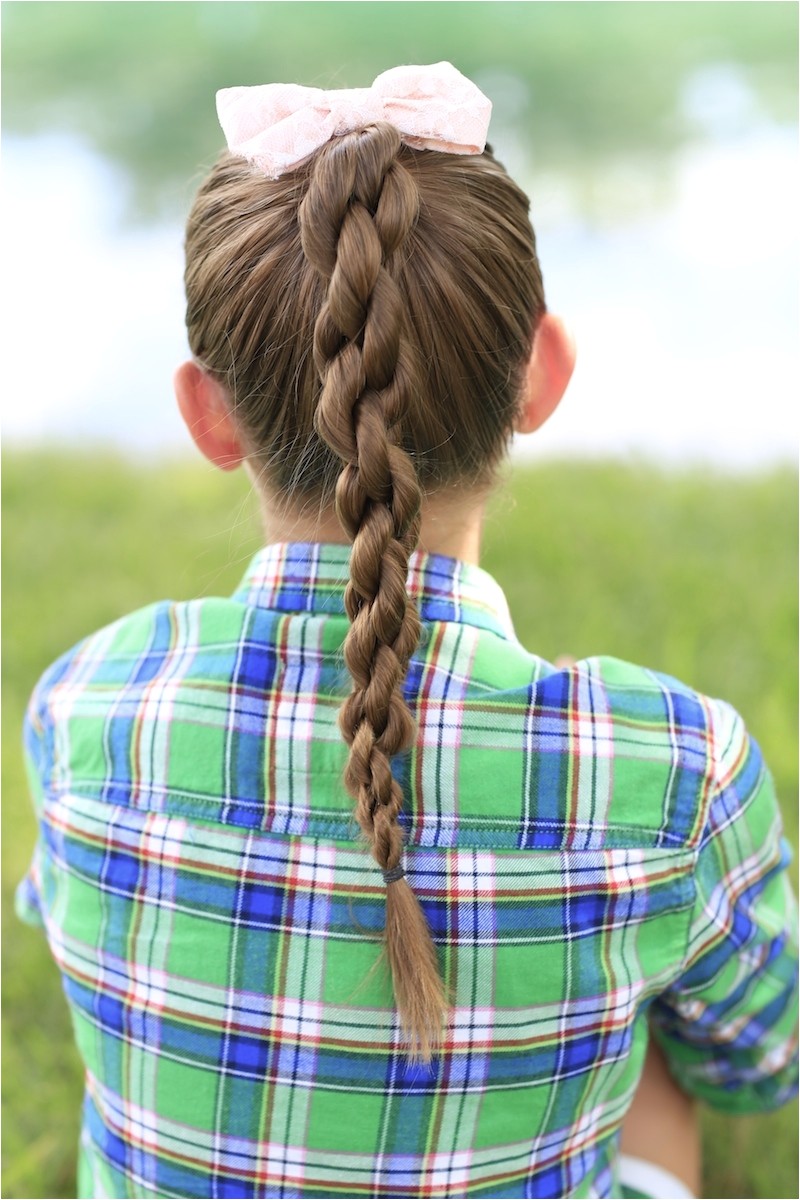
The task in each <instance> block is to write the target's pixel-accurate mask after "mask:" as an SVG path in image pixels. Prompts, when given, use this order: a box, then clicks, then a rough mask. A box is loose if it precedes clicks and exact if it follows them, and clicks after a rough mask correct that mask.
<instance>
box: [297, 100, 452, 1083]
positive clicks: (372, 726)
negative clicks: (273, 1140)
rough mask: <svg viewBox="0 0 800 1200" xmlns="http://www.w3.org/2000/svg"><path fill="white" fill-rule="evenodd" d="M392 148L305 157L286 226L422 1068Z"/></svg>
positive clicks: (361, 141)
mask: <svg viewBox="0 0 800 1200" xmlns="http://www.w3.org/2000/svg"><path fill="white" fill-rule="evenodd" d="M399 147H400V137H399V134H398V132H397V130H396V129H395V128H394V127H393V126H391V125H388V124H385V123H379V124H375V125H372V126H369V127H368V128H366V129H365V130H363V131H360V132H358V133H356V134H351V135H348V136H346V137H343V138H338V139H336V140H335V141H333V142H331V143H330V144H329V145H328V146H326V147H325V148H324V150H323V151H321V152H320V154H319V156H318V158H317V162H316V167H315V170H314V173H313V175H312V177H311V180H310V183H309V187H308V191H307V193H306V196H305V199H304V200H303V202H302V204H301V205H300V210H299V220H300V232H301V240H302V246H303V251H304V253H305V255H306V257H307V258H308V260H309V262H311V263H312V264H313V266H314V267H315V268H316V270H317V271H318V272H319V274H320V276H321V277H322V278H323V279H324V280H325V281H326V283H327V292H326V296H325V300H324V303H323V305H322V308H321V310H320V313H319V316H318V318H317V322H316V326H315V330H314V360H315V364H316V367H317V371H318V373H319V376H320V379H321V381H322V393H321V396H320V400H319V404H318V406H317V409H316V413H315V417H314V426H315V429H316V431H317V433H318V434H319V436H320V437H321V438H322V439H323V441H324V442H325V443H326V444H327V445H328V446H330V447H331V449H332V450H333V451H334V452H335V453H336V454H337V455H338V456H339V458H340V459H341V460H342V461H343V463H344V466H343V467H342V471H341V474H340V475H339V478H338V481H337V484H336V493H335V507H336V512H337V515H338V517H339V520H340V522H341V524H342V527H343V529H344V530H345V532H346V533H347V536H348V537H349V538H350V540H351V541H352V550H351V555H350V579H349V581H348V584H347V587H346V591H345V607H346V609H347V615H348V617H349V618H350V622H351V624H350V629H349V631H348V635H347V638H346V641H345V644H344V659H345V662H346V664H347V667H348V670H349V671H350V673H351V675H352V678H353V691H352V692H351V693H350V695H349V696H348V698H347V700H346V701H345V702H344V704H343V706H342V709H341V711H340V715H339V728H340V729H341V732H342V735H343V737H344V738H345V741H346V742H347V744H348V746H349V747H350V754H349V757H348V761H347V766H346V769H345V775H344V781H345V786H346V787H347V789H348V791H349V792H350V794H351V795H352V796H353V797H354V799H355V801H356V809H355V815H356V819H357V820H358V823H359V826H360V827H361V830H362V832H363V834H364V837H365V839H366V841H367V843H368V844H369V846H370V849H371V851H372V854H373V855H374V857H375V860H376V862H377V863H378V864H379V866H380V867H381V869H382V870H383V871H384V878H385V879H386V881H387V892H386V928H385V946H386V955H387V959H388V962H389V966H390V969H391V973H392V983H393V987H394V994H395V1000H396V1003H397V1007H398V1011H399V1014H400V1021H401V1025H402V1028H403V1033H404V1036H405V1037H406V1038H407V1039H408V1040H409V1043H410V1045H409V1056H410V1057H411V1058H412V1059H418V1060H421V1061H424V1062H429V1061H430V1058H431V1056H432V1053H433V1051H434V1050H435V1048H436V1046H437V1044H438V1043H439V1042H440V1040H441V1038H442V1036H443V1029H444V1025H445V1018H446V1011H447V1003H446V999H445V991H444V985H443V981H442V978H441V975H440V971H439V965H438V960H437V956H436V949H435V947H434V944H433V940H432V938H431V934H430V930H429V928H428V924H427V921H426V920H425V916H424V913H423V912H422V909H421V907H420V904H419V901H418V900H417V897H416V896H415V895H414V892H413V891H412V889H411V887H410V885H409V883H408V881H407V880H406V879H405V877H404V876H403V875H402V873H401V869H399V864H400V858H401V855H402V852H403V836H402V830H401V828H400V825H399V823H398V819H397V818H398V814H399V812H400V810H401V808H402V805H403V792H402V788H401V787H400V784H399V783H398V782H397V780H396V779H395V778H394V776H393V774H392V767H391V759H392V756H393V755H395V754H398V753H399V752H400V751H403V750H407V749H409V748H410V747H411V746H412V745H413V742H414V738H415V732H416V723H415V720H414V717H413V715H412V713H411V711H410V709H409V707H408V705H407V703H406V701H405V699H404V697H403V682H404V680H405V677H406V672H407V669H408V664H409V660H410V658H411V655H412V654H413V653H414V650H415V649H416V648H417V645H418V643H419V637H420V628H421V627H420V620H419V614H418V612H417V609H416V605H415V603H414V601H413V600H412V599H411V598H410V597H409V596H408V593H407V591H406V580H407V574H408V562H409V556H410V554H411V552H412V551H413V550H414V549H415V547H416V546H417V544H418V541H419V533H420V522H421V516H420V514H421V504H422V493H421V489H420V485H419V482H418V480H417V476H416V473H415V470H414V464H413V462H412V460H411V457H410V455H409V454H408V452H407V451H406V450H405V449H403V448H402V446H400V445H399V444H398V438H397V436H396V431H397V429H398V428H399V427H400V426H401V424H402V422H403V420H404V419H405V418H406V417H407V413H408V406H409V398H410V396H411V393H412V389H413V387H414V385H415V370H414V361H413V355H412V353H411V349H410V343H409V338H408V334H407V329H406V324H405V314H404V306H403V299H402V295H401V293H400V290H399V288H398V286H397V283H396V282H395V279H394V278H393V277H392V271H391V264H392V258H393V255H394V254H395V252H396V251H397V250H399V249H400V248H401V247H402V245H403V243H404V241H405V239H406V237H407V236H408V234H409V232H410V231H411V229H412V228H413V226H414V223H415V221H416V218H417V212H418V206H419V196H418V192H417V187H416V184H415V182H414V180H413V178H412V177H411V175H410V173H409V172H408V171H407V170H406V168H405V167H404V166H402V165H401V163H399V162H398V161H397V153H398V150H399ZM387 876H388V878H387Z"/></svg>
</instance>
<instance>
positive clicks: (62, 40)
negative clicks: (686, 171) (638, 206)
mask: <svg viewBox="0 0 800 1200" xmlns="http://www.w3.org/2000/svg"><path fill="white" fill-rule="evenodd" d="M797 31H798V8H797V5H796V4H794V3H784V2H766V3H765V2H761V0H755V2H742V3H739V2H732V3H729V2H709V3H705V2H703V3H692V4H683V3H642V2H639V3H624V2H620V3H617V2H613V3H600V2H594V3H565V2H558V3H549V2H546V0H538V2H535V3H503V2H499V3H492V2H486V3H484V2H481V0H478V2H472V3H460V2H452V3H450V2H446V3H438V2H431V0H428V2H426V3H405V2H403V3H393V2H384V3H370V2H367V3H349V2H347V3H336V2H328V3H316V2H299V3H283V2H277V0H276V2H266V0H264V2H260V3H259V2H256V3H253V2H248V3H239V2H236V0H227V2H221V3H218V2H203V3H197V2H193V0H189V2H182V0H181V2H176V3H172V2H164V0H161V2H159V3H146V2H142V3H139V2H137V3H131V2H127V0H123V2H106V0H101V2H93V0H89V2H83V0H81V2H62V0H55V2H44V3H36V4H32V3H27V2H25V0H7V2H6V3H4V4H3V114H4V123H5V128H6V130H7V131H9V132H13V133H20V134H26V133H27V134H32V133H35V132H39V131H42V130H45V129H47V130H63V131H70V132H78V133H80V134H82V135H83V136H84V137H86V138H88V140H89V141H90V143H91V144H92V145H93V147H94V148H95V149H96V150H98V151H100V152H101V153H102V154H103V155H104V156H106V157H107V158H109V159H111V160H113V161H116V162H118V163H121V164H122V165H124V166H125V167H126V168H128V169H129V171H130V173H131V178H132V187H133V191H132V200H133V204H134V207H135V208H136V209H137V210H138V211H139V212H140V213H141V214H143V215H154V214H155V213H156V212H158V211H170V212H171V211H174V210H175V209H176V208H178V207H182V206H183V203H184V200H185V198H186V195H188V191H184V190H183V189H184V188H185V187H186V181H187V180H188V179H189V178H190V177H191V176H192V175H196V173H197V172H198V171H200V170H202V168H203V167H204V166H206V165H207V164H208V163H209V162H210V161H211V160H212V159H213V157H214V156H215V154H216V153H217V151H218V150H219V148H220V143H221V135H220V132H219V129H218V126H217V123H216V117H215V112H214V92H215V90H216V89H217V88H220V87H228V86H231V85H234V84H255V83H266V82H271V81H292V82H299V83H306V84H311V85H315V86H321V87H361V86H366V85H367V84H369V83H370V82H371V81H372V79H373V78H374V76H375V75H376V74H378V73H379V72H380V71H382V70H385V69H386V68H388V67H390V66H395V65H397V64H398V63H403V62H421V63H425V62H435V61H438V60H439V59H449V60H450V61H451V62H453V63H455V65H456V66H457V67H458V68H459V69H460V70H462V71H463V72H464V73H465V74H467V75H469V76H470V77H471V78H473V79H475V80H476V82H478V83H479V85H480V86H482V87H483V89H484V90H485V91H486V92H487V93H488V94H489V95H490V97H491V98H492V99H493V101H494V105H495V115H494V125H493V129H494V130H495V139H496V138H497V132H496V131H497V129H498V128H499V129H500V130H501V131H502V136H503V140H504V143H505V141H508V142H509V143H510V144H514V145H516V146H518V147H521V148H522V149H521V153H522V155H523V156H527V158H528V160H529V163H530V165H535V167H536V169H537V170H541V169H543V168H544V169H553V170H556V171H558V170H562V169H563V170H568V171H569V170H574V169H576V168H577V167H580V168H581V169H583V170H589V171H591V170H592V169H598V170H599V169H601V167H602V164H605V163H608V162H610V161H613V160H614V159H615V158H619V157H628V158H630V157H631V156H635V157H636V158H637V159H639V160H642V159H644V160H652V161H656V160H658V159H662V160H663V159H664V157H665V156H668V155H669V153H670V151H672V150H674V149H675V148H677V147H679V146H680V145H682V144H684V143H685V141H686V140H687V139H689V138H691V137H692V136H695V135H696V134H697V132H698V130H697V127H696V120H695V119H694V117H693V115H692V113H691V112H690V111H687V110H686V107H685V105H684V106H682V105H681V89H682V87H683V86H684V83H685V81H686V79H687V77H688V76H689V75H690V74H691V72H692V71H696V70H698V69H700V68H701V67H703V66H704V65H708V64H712V65H713V64H717V65H720V64H721V65H726V66H734V67H735V68H736V70H737V77H739V78H741V79H742V80H743V82H744V83H745V85H746V86H747V87H748V88H750V89H752V91H753V93H754V94H755V96H756V97H757V102H758V107H759V109H760V111H761V112H762V113H763V115H765V116H768V117H771V118H773V119H778V120H794V119H795V116H796V104H797Z"/></svg>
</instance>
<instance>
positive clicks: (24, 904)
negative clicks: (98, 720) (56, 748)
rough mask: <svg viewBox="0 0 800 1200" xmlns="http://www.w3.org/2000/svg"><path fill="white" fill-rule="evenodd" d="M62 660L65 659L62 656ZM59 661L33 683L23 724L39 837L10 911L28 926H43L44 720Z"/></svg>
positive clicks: (47, 744)
mask: <svg viewBox="0 0 800 1200" xmlns="http://www.w3.org/2000/svg"><path fill="white" fill-rule="evenodd" d="M64 657H66V656H64ZM62 661H63V659H59V661H58V662H57V663H54V664H53V666H52V667H50V668H49V669H48V670H47V671H46V672H45V674H44V675H43V676H42V678H41V679H40V680H39V682H38V683H37V685H36V687H35V689H34V691H33V694H32V696H31V698H30V701H29V703H28V707H27V710H26V712H25V720H24V724H23V731H22V732H23V751H24V756H25V768H26V772H27V777H28V786H29V789H30V794H31V800H32V801H33V807H34V810H35V813H36V819H37V823H38V827H39V834H38V837H37V840H36V845H35V846H34V850H33V855H32V857H31V862H30V866H29V867H28V870H27V872H26V874H25V875H24V877H23V878H22V880H21V881H20V882H19V884H18V885H17V888H16V891H15V894H14V910H15V912H16V914H17V916H18V917H19V918H20V920H22V921H24V922H25V923H26V924H28V925H34V926H39V927H41V926H43V925H44V923H45V922H44V910H43V899H42V896H43V887H44V863H45V851H44V846H43V842H42V832H41V828H42V817H43V813H44V802H45V789H46V786H47V781H48V780H49V777H50V772H51V767H50V758H51V741H52V739H51V736H50V733H49V721H48V718H47V703H46V700H47V691H48V688H49V686H50V683H51V680H52V678H53V676H54V674H55V672H56V671H57V670H58V669H59V668H60V666H61V663H62Z"/></svg>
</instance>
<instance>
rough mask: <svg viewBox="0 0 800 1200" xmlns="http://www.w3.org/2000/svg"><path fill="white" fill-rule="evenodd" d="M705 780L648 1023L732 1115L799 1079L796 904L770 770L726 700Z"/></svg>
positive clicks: (689, 1080) (695, 1090) (692, 1083)
mask: <svg viewBox="0 0 800 1200" xmlns="http://www.w3.org/2000/svg"><path fill="white" fill-rule="evenodd" d="M709 703H710V713H711V720H712V725H711V732H712V738H713V745H714V759H715V770H714V776H715V777H714V781H713V785H712V792H711V795H710V799H709V801H708V809H707V819H706V822H705V826H704V829H703V833H702V836H701V839H700V843H699V847H698V856H697V866H696V873H695V884H696V897H695V901H694V906H693V909H692V912H691V917H690V923H689V936H688V946H687V953H686V957H685V960H684V962H683V964H682V971H681V974H680V977H679V978H678V979H677V980H676V981H675V983H674V984H673V985H672V986H671V987H670V988H669V990H668V991H667V992H665V993H663V994H662V995H661V996H660V997H658V999H657V1000H656V1001H655V1002H654V1003H653V1004H652V1005H651V1009H650V1023H651V1030H652V1032H653V1035H654V1037H655V1038H656V1040H657V1041H658V1042H659V1044H660V1045H661V1047H662V1048H663V1050H664V1052H665V1054H666V1056H667V1061H668V1063H669V1066H670V1070H671V1071H672V1074H673V1075H674V1077H675V1078H676V1079H677V1081H678V1083H679V1084H680V1086H681V1087H682V1088H683V1089H684V1091H686V1092H688V1093H690V1094H691V1095H694V1096H697V1097H698V1098H699V1099H702V1100H704V1101H706V1102H707V1103H708V1104H710V1105H711V1106H713V1107H714V1108H717V1109H722V1110H724V1111H728V1112H731V1113H747V1112H759V1111H766V1110H769V1109H773V1108H777V1107H779V1106H780V1105H781V1104H784V1103H785V1102H786V1101H787V1100H789V1099H790V1098H791V1097H792V1095H793V1094H794V1093H795V1091H796V1089H797V908H796V902H795V898H794V895H793V893H792V889H791V886H790V883H789V878H788V873H787V870H786V868H787V866H788V864H789V862H790V861H791V851H790V849H789V846H788V843H787V842H786V840H785V838H784V837H783V830H782V823H781V815H780V809H779V807H778V802H777V798H776V795H775V789H774V785H773V781H772V777H771V775H770V773H769V771H768V769H767V768H766V766H765V765H764V762H763V760H762V756H761V752H760V750H759V747H758V744H757V743H756V742H755V741H754V739H753V738H751V737H750V736H749V735H748V733H747V731H746V730H745V728H744V724H743V722H742V719H741V717H740V716H739V715H738V713H736V712H735V710H734V709H732V708H731V707H730V705H727V704H724V703H723V702H721V701H710V702H709Z"/></svg>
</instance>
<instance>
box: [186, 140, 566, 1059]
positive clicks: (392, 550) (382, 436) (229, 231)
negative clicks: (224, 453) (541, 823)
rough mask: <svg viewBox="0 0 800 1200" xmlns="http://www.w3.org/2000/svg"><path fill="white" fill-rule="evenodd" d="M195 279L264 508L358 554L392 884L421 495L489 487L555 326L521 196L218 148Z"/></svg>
mask: <svg viewBox="0 0 800 1200" xmlns="http://www.w3.org/2000/svg"><path fill="white" fill-rule="evenodd" d="M185 281H186V294H187V316H186V323H187V328H188V333H189V343H190V346H191V350H192V353H193V354H194V356H195V358H196V360H197V361H198V362H199V363H200V364H201V365H202V366H203V367H204V369H205V370H207V371H208V372H209V373H210V374H211V375H213V376H214V377H215V378H216V379H217V380H218V381H220V382H221V383H222V384H224V386H225V388H226V389H227V393H228V395H229V396H230V399H231V405H232V411H233V413H234V416H235V418H236V420H237V423H238V425H239V427H240V429H241V433H242V437H243V439H244V441H245V443H246V445H247V447H248V450H249V452H250V454H251V456H252V458H253V459H254V461H255V462H256V463H257V464H258V465H259V467H260V473H261V476H262V478H263V484H264V487H265V490H267V491H268V493H269V494H270V496H271V498H272V500H273V503H274V504H275V505H276V507H279V508H281V507H286V508H287V509H288V508H291V507H293V506H294V505H296V503H297V502H298V501H299V500H301V499H302V500H308V499H311V500H313V501H316V502H317V503H318V504H319V505H320V508H321V509H322V508H323V507H327V506H329V505H331V504H332V503H333V504H334V505H335V509H336V513H337V515H338V517H339V520H340V523H341V525H342V527H343V529H344V531H345V533H346V535H347V537H348V539H349V540H350V541H351V542H352V550H351V554H350V579H349V582H348V584H347V588H346V592H345V607H346V610H347V614H348V616H349V618H350V622H351V624H350V628H349V631H348V634H347V638H346V640H345V644H344V648H343V653H344V659H345V662H346V664H347V667H348V669H349V671H350V673H351V675H352V678H353V690H352V692H351V694H350V695H349V696H348V697H347V699H346V700H345V701H344V703H343V705H342V708H341V711H340V715H339V727H340V729H341V732H342V735H343V737H344V738H345V740H346V742H347V744H348V746H349V747H350V753H349V756H348V761H347V765H346V768H345V775H344V783H345V786H346V787H347V790H348V792H349V793H350V794H351V795H352V796H353V797H354V799H355V801H356V808H355V814H356V817H357V820H358V823H359V825H360V827H361V830H362V831H363V835H364V837H365V839H366V841H367V843H368V845H369V847H370V849H371V851H372V854H373V855H374V857H375V859H376V861H377V862H378V864H379V865H380V867H381V868H382V869H383V870H384V872H387V871H391V868H393V867H395V866H396V865H397V864H398V863H399V860H400V857H401V854H402V849H403V841H402V832H401V828H400V826H399V824H398V820H397V817H398V813H399V811H400V809H401V807H402V803H403V794H402V789H401V787H400V785H399V784H398V782H397V780H396V779H395V778H394V776H393V774H392V770H391V759H392V756H393V755H396V754H398V753H400V752H401V751H403V750H407V749H408V748H410V747H411V746H412V745H413V743H414V738H415V732H416V725H415V720H414V717H413V714H412V712H411V710H410V709H409V707H408V705H407V703H406V701H405V699H404V697H403V683H404V680H405V677H406V672H407V669H408V664H409V660H410V658H411V656H412V654H413V653H414V651H415V649H416V648H417V645H418V641H419V636H420V628H421V627H420V620H419V615H418V612H417V609H416V606H415V604H414V601H413V599H412V598H411V597H409V595H408V593H407V591H406V580H407V572H408V562H409V556H410V554H411V553H412V551H413V550H414V549H415V547H416V546H417V544H418V540H419V532H420V517H421V503H422V499H423V496H424V494H426V493H433V492H436V491H438V490H440V489H443V488H452V489H456V490H457V489H465V490H469V491H471V492H473V491H475V490H477V489H479V488H484V489H488V488H489V487H491V484H492V482H493V481H494V478H495V473H496V468H497V466H498V465H499V463H500V462H501V461H502V460H503V459H504V458H505V455H506V452H507V449H508V444H509V441H510V438H511V435H512V432H513V424H514V417H515V415H516V411H517V407H518V404H519V399H520V389H521V383H522V372H523V369H524V366H525V364H526V362H527V359H528V356H529V354H530V350H531V345H532V340H533V335H534V330H535V327H536V324H537V321H538V319H539V317H540V316H541V314H542V313H543V312H544V295H543V291H542V279H541V272H540V270H539V265H538V261H537V258H536V247H535V240H534V234H533V230H532V228H531V225H530V221H529V219H528V200H527V197H526V196H525V194H524V192H522V191H521V190H520V188H518V187H517V185H516V184H515V183H513V181H512V180H511V179H510V178H509V177H508V175H507V174H506V172H505V171H504V169H503V168H502V167H501V166H500V164H499V163H498V162H497V161H496V160H495V158H494V157H493V155H492V153H491V151H490V149H489V148H488V147H487V150H486V151H485V152H484V153H483V154H481V155H454V154H444V153H439V152H436V151H429V150H412V149H410V148H409V147H407V146H405V145H401V143H400V136H399V134H398V132H397V130H396V129H395V128H394V127H393V126H391V125H389V124H386V123H384V122H380V123H376V124H374V125H370V126H368V127H366V128H364V129H363V130H360V131H358V132H356V133H352V134H347V135H345V136H343V137H338V138H335V139H333V140H332V141H330V142H328V143H327V144H326V145H325V146H323V147H322V148H321V149H319V150H318V151H316V152H315V153H314V154H313V155H312V156H311V157H310V158H309V159H307V160H306V161H305V162H304V163H302V164H301V165H300V166H298V167H297V168H295V169H294V170H293V171H292V172H291V173H289V174H287V175H285V176H283V177H282V178H281V179H279V180H270V179H267V178H265V177H264V176H263V175H260V174H258V173H256V172H254V171H253V170H252V169H251V168H250V167H249V166H248V165H247V163H246V162H245V161H244V160H243V159H241V158H238V157H234V156H233V155H231V154H229V153H227V152H226V153H224V154H223V155H222V156H221V157H220V158H219V160H218V162H217V163H216V164H215V166H214V167H213V168H212V170H211V173H210V174H209V176H208V178H207V179H206V180H205V182H204V183H203V184H202V186H201V187H200V190H199V192H198V194H197V197H196V199H195V201H194V205H193V207H192V210H191V213H190V215H189V219H188V224H187V231H186V276H185ZM397 874H399V872H394V873H393V874H392V875H390V880H392V881H391V882H387V893H386V926H385V947H386V953H387V957H388V961H389V965H390V968H391V973H392V982H393V987H394V994H395V1000H396V1003H397V1007H398V1010H399V1014H400V1019H401V1023H402V1028H403V1032H404V1035H405V1036H406V1038H407V1039H408V1042H409V1055H410V1057H411V1058H412V1060H413V1059H416V1060H421V1061H424V1062H428V1061H429V1060H430V1058H431V1054H432V1052H433V1050H435V1049H436V1047H437V1045H439V1044H440V1042H441V1040H442V1038H443V1034H444V1023H445V1020H446V1014H447V1006H448V1000H447V998H446V996H445V992H444V986H443V982H442V979H441V975H440V971H439V966H438V962H437V956H436V949H435V946H434V944H433V940H432V938H431V934H430V930H429V928H428V925H427V922H426V920H425V916H424V913H423V912H422V909H421V907H420V904H419V901H418V900H417V898H416V896H415V894H414V892H413V891H412V889H411V887H410V886H409V884H408V881H407V880H406V879H405V878H404V877H400V878H396V875H397Z"/></svg>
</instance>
